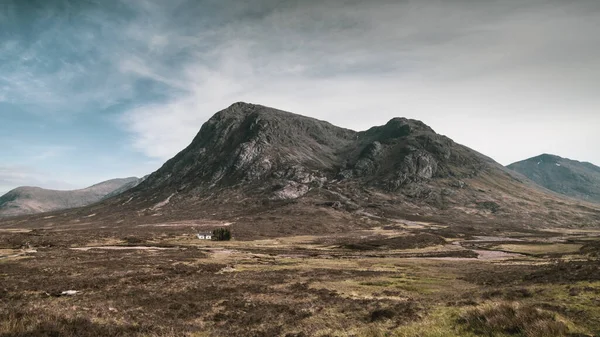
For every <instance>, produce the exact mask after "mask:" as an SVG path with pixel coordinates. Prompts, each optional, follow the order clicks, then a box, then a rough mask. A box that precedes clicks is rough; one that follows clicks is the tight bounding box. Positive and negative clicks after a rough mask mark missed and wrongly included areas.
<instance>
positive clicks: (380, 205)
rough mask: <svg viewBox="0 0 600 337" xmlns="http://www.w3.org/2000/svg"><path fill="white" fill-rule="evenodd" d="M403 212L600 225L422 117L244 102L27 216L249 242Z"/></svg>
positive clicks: (449, 219) (592, 210)
mask: <svg viewBox="0 0 600 337" xmlns="http://www.w3.org/2000/svg"><path fill="white" fill-rule="evenodd" d="M90 215H94V216H93V217H91V218H90ZM82 219H85V220H82ZM399 219H413V220H419V219H420V220H419V221H428V222H435V223H445V224H452V226H461V228H463V229H464V230H466V231H472V230H473V228H477V227H488V228H493V227H498V226H501V227H502V228H504V229H507V228H520V229H522V228H544V227H552V226H561V227H574V226H584V227H585V226H595V225H598V224H599V223H600V209H598V208H597V207H596V206H593V205H589V204H586V203H583V202H581V203H580V202H575V201H572V200H570V199H565V198H563V197H561V196H559V195H556V194H554V193H552V192H550V191H548V190H546V189H544V188H541V187H539V186H538V185H536V184H535V183H533V182H532V181H530V180H528V179H527V178H526V177H524V176H523V175H521V174H519V173H517V172H514V171H512V170H510V169H508V168H506V167H504V166H502V165H500V164H498V163H497V162H495V161H494V160H492V159H491V158H489V157H487V156H485V155H483V154H481V153H478V152H476V151H474V150H472V149H470V148H468V147H466V146H463V145H461V144H458V143H455V142H454V141H453V140H452V139H450V138H448V137H446V136H443V135H439V134H437V133H435V131H434V130H433V129H431V128H430V127H429V126H427V125H426V124H425V123H423V122H420V121H417V120H411V119H406V118H393V119H391V120H390V121H389V122H388V123H386V124H385V125H381V126H375V127H372V128H370V129H368V130H366V131H353V130H349V129H345V128H340V127H337V126H334V125H332V124H331V123H328V122H325V121H320V120H317V119H314V118H310V117H305V116H301V115H296V114H293V113H290V112H286V111H282V110H278V109H274V108H270V107H266V106H262V105H257V104H249V103H243V102H238V103H235V104H233V105H231V106H230V107H228V108H226V109H224V110H221V111H219V112H217V113H216V114H215V115H213V116H212V117H211V118H210V119H209V120H208V121H207V122H206V123H204V125H202V127H201V129H200V131H199V132H198V134H197V135H196V136H195V137H194V139H193V141H192V142H191V143H190V144H189V145H188V146H187V147H186V148H185V149H183V150H182V151H180V152H179V153H178V154H177V155H175V156H174V157H173V158H171V159H170V160H168V161H167V162H166V163H165V164H164V165H163V166H162V167H161V168H159V169H158V170H157V171H156V172H154V173H152V174H151V175H149V176H148V177H147V179H145V180H144V181H143V182H142V183H140V184H139V185H137V186H136V187H134V188H132V189H130V190H128V191H125V192H124V193H121V194H119V195H117V196H114V197H111V198H108V199H106V200H103V201H101V202H99V203H97V204H94V205H91V206H88V207H84V208H80V209H75V210H72V211H68V212H63V213H61V214H60V215H59V216H57V217H56V218H53V219H51V220H45V219H43V218H37V219H36V220H35V221H32V222H31V223H32V225H33V224H38V225H45V226H63V225H65V224H70V223H77V224H80V223H85V224H86V225H87V226H98V225H100V226H151V225H152V224H161V225H162V224H172V223H174V224H179V223H204V222H205V221H223V222H225V223H234V224H235V225H233V226H234V229H235V231H236V233H237V235H238V237H246V238H249V237H257V236H258V237H260V236H273V235H291V234H315V233H335V232H339V231H347V230H352V229H357V228H365V227H369V226H373V225H374V224H379V225H385V224H389V223H394V222H395V221H399ZM30 220H31V219H29V220H28V221H30ZM14 221H16V223H20V222H19V221H26V220H25V219H22V220H20V219H15V220H14ZM4 225H7V224H4ZM0 226H2V224H1V223H0Z"/></svg>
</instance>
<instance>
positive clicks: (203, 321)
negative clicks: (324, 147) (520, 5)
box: [0, 226, 600, 337]
mask: <svg viewBox="0 0 600 337" xmlns="http://www.w3.org/2000/svg"><path fill="white" fill-rule="evenodd" d="M138 230H139V229H138ZM436 231H438V229H435V228H430V227H429V228H428V227H427V226H423V227H422V228H409V229H407V228H388V229H385V228H374V229H372V230H362V231H356V232H351V233H346V234H340V235H336V236H330V237H324V236H290V237H280V238H271V239H263V240H254V241H242V240H233V241H229V242H209V241H200V240H197V239H195V237H194V236H193V235H192V234H191V233H189V232H185V231H182V230H181V228H177V227H169V226H156V227H151V228H144V230H143V232H136V230H126V231H115V230H111V229H105V230H101V229H84V230H73V231H69V230H65V229H61V230H52V229H44V230H33V231H26V230H19V229H18V228H13V229H12V230H10V231H9V230H4V231H3V232H2V233H0V336H1V337H9V336H11V337H12V336H286V337H294V336H295V337H299V336H340V337H341V336H357V337H360V336H364V337H368V336H372V337H376V336H410V337H417V336H419V337H446V336H448V337H449V336H524V337H542V336H571V337H576V336H579V337H581V336H599V335H600V309H599V308H600V269H599V261H598V260H597V259H598V251H599V249H598V248H599V246H600V241H598V240H593V238H595V237H596V236H595V235H594V234H593V233H592V234H582V233H566V232H565V233H561V232H554V233H552V237H550V239H552V240H550V241H557V242H559V243H548V241H549V236H548V233H540V236H539V237H537V236H535V234H532V233H531V232H528V233H526V235H525V234H524V235H522V236H521V237H518V238H516V236H518V233H511V237H510V238H509V237H504V236H503V235H502V233H497V232H495V233H494V236H493V237H492V236H489V237H485V238H483V239H481V238H479V239H477V238H468V237H465V238H457V236H456V235H452V236H449V235H446V234H447V233H448V228H446V229H444V231H443V232H439V233H437V232H436ZM517 239H518V240H520V241H518V242H515V240H517ZM567 241H568V242H567ZM560 242H566V243H560ZM507 252H509V254H507ZM511 252H512V253H520V254H510V253H511ZM483 256H485V258H483ZM478 257H482V258H478ZM67 290H74V291H77V293H76V294H75V295H73V296H66V295H63V294H62V292H64V291H67Z"/></svg>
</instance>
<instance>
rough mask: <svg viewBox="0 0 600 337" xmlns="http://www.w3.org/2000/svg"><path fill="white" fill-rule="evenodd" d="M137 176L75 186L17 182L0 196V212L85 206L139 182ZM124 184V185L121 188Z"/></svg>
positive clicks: (11, 213) (1, 213)
mask: <svg viewBox="0 0 600 337" xmlns="http://www.w3.org/2000/svg"><path fill="white" fill-rule="evenodd" d="M139 182H140V179H139V178H136V177H129V178H117V179H111V180H107V181H103V182H100V183H97V184H94V185H92V186H88V187H85V188H81V189H77V190H53V189H45V188H41V187H36V186H20V187H17V188H15V189H12V190H10V191H9V192H7V193H6V194H4V195H2V196H0V216H17V215H25V214H34V213H44V212H49V211H57V210H64V209H69V208H75V207H82V206H87V205H90V204H92V203H95V202H98V201H100V200H102V199H103V198H105V197H106V196H108V195H110V194H111V193H114V192H116V191H121V192H124V191H125V190H126V189H129V188H132V187H134V186H136V185H137V184H139ZM124 188H125V189H124Z"/></svg>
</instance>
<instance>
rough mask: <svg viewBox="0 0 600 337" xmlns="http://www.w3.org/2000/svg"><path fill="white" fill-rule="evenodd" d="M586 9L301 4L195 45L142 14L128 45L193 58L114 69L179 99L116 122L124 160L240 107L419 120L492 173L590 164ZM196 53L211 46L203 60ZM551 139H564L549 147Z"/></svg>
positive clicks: (591, 78)
mask: <svg viewBox="0 0 600 337" xmlns="http://www.w3.org/2000/svg"><path fill="white" fill-rule="evenodd" d="M145 3H146V4H148V3H151V2H148V1H146V2H145ZM154 4H155V5H156V3H154ZM590 6H591V7H589V8H588V7H586V6H583V5H581V6H580V5H577V4H574V3H570V4H565V3H556V2H551V1H541V0H540V1H531V2H528V3H526V4H525V3H522V2H519V1H490V2H481V3H477V4H473V3H467V2H460V1H451V2H439V1H430V2H424V1H418V2H416V1H408V2H401V3H400V2H392V1H389V2H388V1H375V2H361V3H351V2H348V1H331V2H321V3H317V2H312V1H309V2H306V3H301V4H298V5H297V6H295V7H294V6H288V7H286V8H283V9H274V8H273V11H271V12H267V11H265V12H264V13H263V14H264V15H259V16H256V17H252V18H246V19H238V20H232V21H231V22H227V23H226V24H224V25H219V26H216V27H213V28H210V29H208V30H206V29H205V30H202V31H201V34H200V35H199V36H198V37H193V35H192V34H190V33H189V32H187V33H186V32H182V31H181V30H180V29H179V28H180V27H176V28H172V27H171V28H168V25H166V24H165V22H166V21H168V17H166V16H161V14H160V13H161V12H160V10H161V9H160V8H161V7H160V6H159V7H152V6H149V7H145V11H150V13H151V14H150V15H151V17H153V18H155V19H156V21H153V23H155V22H159V24H157V25H155V26H154V29H152V27H148V26H147V25H146V22H147V21H143V22H137V21H134V22H132V23H131V26H130V28H129V29H128V30H127V31H128V32H130V33H131V32H134V33H132V34H133V35H132V36H133V37H134V39H135V40H136V41H138V42H140V41H145V42H144V43H146V44H148V45H150V46H155V45H156V43H157V42H156V41H157V38H156V36H165V35H166V36H169V38H168V39H166V40H165V39H159V40H158V41H160V43H161V47H162V48H164V49H165V50H169V52H170V53H176V52H177V51H178V50H182V51H183V50H185V52H187V53H190V48H191V49H192V51H191V52H192V54H194V55H195V57H192V58H187V59H185V60H184V61H183V62H181V63H179V64H177V65H175V66H173V65H172V64H171V63H170V62H169V59H168V58H164V59H163V58H160V57H158V58H156V57H155V56H156V55H140V54H137V55H135V57H131V58H129V59H125V60H122V61H121V63H120V64H121V69H122V70H123V71H125V72H127V73H134V74H135V75H137V76H141V77H147V78H151V79H153V80H155V81H159V82H161V83H164V84H165V85H167V86H170V87H174V88H177V89H178V90H180V91H181V92H180V93H179V94H178V95H177V96H173V97H171V99H170V100H168V101H166V102H164V103H160V104H151V105H141V106H138V107H136V108H135V109H133V110H130V111H128V112H126V114H125V118H124V120H125V122H126V127H127V128H128V129H129V130H130V131H131V132H132V133H133V134H134V135H135V137H134V142H135V146H136V148H138V149H140V150H141V151H143V152H144V153H146V154H147V155H149V156H151V157H156V158H161V159H168V158H170V157H171V156H172V155H174V154H175V153H177V152H178V151H180V150H181V149H183V147H184V146H186V145H187V144H188V143H189V142H190V141H191V139H192V138H193V137H194V135H195V134H196V132H197V131H198V130H199V128H200V125H201V124H202V122H204V121H205V120H206V119H208V118H209V117H210V116H211V115H212V114H213V113H215V112H216V111H218V110H220V109H222V108H225V107H227V106H228V105H229V104H231V103H233V102H235V101H240V100H243V101H249V102H253V103H259V104H265V105H270V106H273V107H277V108H281V109H286V110H290V111H293V112H297V113H301V114H305V115H309V116H313V117H317V118H321V119H326V120H329V121H331V122H333V123H335V124H338V125H342V126H345V127H351V128H354V129H366V128H368V127H370V126H372V125H374V124H381V123H385V122H386V121H387V120H388V119H390V118H392V117H394V116H407V117H411V118H417V119H421V120H423V121H425V122H426V123H428V124H431V125H432V126H433V127H434V128H435V129H437V131H438V132H441V133H445V134H447V135H449V136H450V137H452V138H454V139H455V140H457V141H459V142H463V143H465V144H466V145H469V146H472V147H474V148H476V149H478V150H480V151H482V152H484V153H486V154H488V155H491V156H492V157H494V158H496V159H497V160H499V161H501V162H502V163H504V164H508V163H510V162H511V161H515V160H519V159H523V158H524V156H529V155H535V154H538V153H541V152H543V151H545V152H554V153H556V152H560V153H559V154H563V155H570V154H571V155H570V156H575V155H577V156H579V157H578V158H579V159H587V160H592V161H596V162H597V163H600V157H598V155H597V154H596V153H594V152H593V151H592V150H590V149H586V147H585V143H584V142H583V139H587V141H589V140H590V139H592V140H594V141H595V142H596V143H597V142H600V138H598V137H599V136H597V135H596V132H595V131H594V130H592V129H591V128H589V125H594V123H600V120H599V119H598V117H597V116H598V114H597V113H596V108H597V106H598V103H600V101H599V99H598V98H597V97H596V95H595V94H594V90H592V89H591V88H593V87H594V86H595V84H594V83H595V80H596V79H597V75H598V74H599V73H598V71H600V58H599V57H597V56H598V54H599V53H600V51H598V50H597V48H595V47H594V46H597V45H599V43H600V37H598V36H597V35H594V34H592V33H591V32H592V31H594V29H593V27H594V26H595V25H596V24H597V22H600V12H599V11H598V8H597V7H596V6H593V5H590ZM149 8H150V9H149ZM145 13H147V12H145ZM161 24H162V25H163V26H161ZM206 41H212V42H215V41H216V42H215V43H214V44H213V45H211V46H210V48H208V49H207V48H206ZM566 47H568V49H566ZM162 56H164V55H162ZM167 64H168V65H167ZM590 70H591V71H590ZM567 116H570V117H567ZM596 125H597V124H596ZM561 130H562V131H565V130H568V137H567V138H568V139H566V138H564V137H563V138H561V141H558V140H557V139H559V138H558V137H557V136H556V133H560V131H561ZM582 146H583V149H582V148H581V147H582Z"/></svg>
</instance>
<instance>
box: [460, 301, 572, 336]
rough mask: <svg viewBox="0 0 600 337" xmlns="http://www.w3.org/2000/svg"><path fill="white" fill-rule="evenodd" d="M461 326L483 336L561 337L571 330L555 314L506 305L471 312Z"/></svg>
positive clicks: (525, 306) (463, 319)
mask: <svg viewBox="0 0 600 337" xmlns="http://www.w3.org/2000/svg"><path fill="white" fill-rule="evenodd" d="M459 323H461V324H464V325H465V326H466V328H467V329H468V330H470V331H472V332H474V333H475V334H476V335H482V336H496V335H501V334H505V335H510V336H522V337H548V336H553V337H561V336H567V333H568V330H569V329H568V327H567V325H566V324H565V323H563V322H562V321H560V320H559V319H558V318H557V314H555V313H553V312H549V311H545V310H541V309H538V308H536V307H534V306H531V305H520V304H516V303H506V302H504V303H498V304H491V305H487V306H483V307H480V308H476V309H472V310H469V311H467V312H466V313H465V314H463V315H462V317H461V318H460V319H459Z"/></svg>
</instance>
